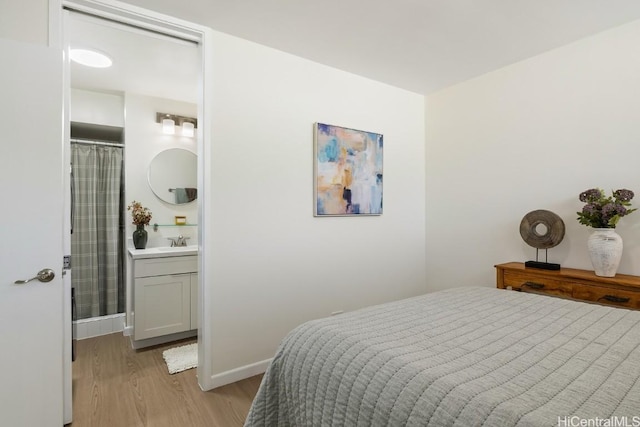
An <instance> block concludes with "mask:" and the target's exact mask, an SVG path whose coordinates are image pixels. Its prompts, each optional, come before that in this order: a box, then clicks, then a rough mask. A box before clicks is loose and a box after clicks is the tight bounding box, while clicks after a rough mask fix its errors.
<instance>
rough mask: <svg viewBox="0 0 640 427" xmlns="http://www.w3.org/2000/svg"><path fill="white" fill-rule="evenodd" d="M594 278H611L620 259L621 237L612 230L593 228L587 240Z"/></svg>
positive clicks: (616, 269)
mask: <svg viewBox="0 0 640 427" xmlns="http://www.w3.org/2000/svg"><path fill="white" fill-rule="evenodd" d="M587 248H589V257H591V264H592V265H593V269H594V271H595V273H596V276H601V277H613V276H615V275H616V272H617V271H618V265H620V258H621V257H622V237H620V235H619V234H618V233H616V230H615V229H614V228H594V229H593V233H591V236H589V239H588V240H587Z"/></svg>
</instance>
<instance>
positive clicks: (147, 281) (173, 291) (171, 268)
mask: <svg viewBox="0 0 640 427" xmlns="http://www.w3.org/2000/svg"><path fill="white" fill-rule="evenodd" d="M197 253H198V248H197V247H196V246H185V247H162V248H149V249H129V257H130V260H131V272H130V274H131V284H132V286H133V305H132V312H133V313H132V317H133V335H132V344H133V347H134V348H142V347H147V346H150V345H157V344H162V343H165V342H169V341H174V340H178V339H183V338H187V337H190V336H194V335H197V329H198V315H197V314H198V312H197V307H198V255H197Z"/></svg>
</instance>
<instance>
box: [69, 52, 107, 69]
mask: <svg viewBox="0 0 640 427" xmlns="http://www.w3.org/2000/svg"><path fill="white" fill-rule="evenodd" d="M69 58H70V59H71V60H72V61H73V62H76V63H78V64H81V65H84V66H86V67H92V68H108V67H111V65H112V64H113V61H112V60H111V58H109V56H108V55H107V54H105V53H103V52H100V51H97V50H95V49H85V48H71V49H69Z"/></svg>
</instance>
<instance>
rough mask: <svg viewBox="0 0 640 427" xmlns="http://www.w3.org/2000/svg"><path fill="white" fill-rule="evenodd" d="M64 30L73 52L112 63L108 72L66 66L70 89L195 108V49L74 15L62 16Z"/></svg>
mask: <svg viewBox="0 0 640 427" xmlns="http://www.w3.org/2000/svg"><path fill="white" fill-rule="evenodd" d="M65 28H66V33H67V37H68V38H69V45H70V46H71V47H72V48H73V47H88V48H92V49H97V50H99V51H101V52H104V53H106V54H107V55H108V56H109V57H111V59H112V60H113V65H112V66H111V67H109V68H90V67H85V66H82V65H79V64H76V63H74V62H71V66H70V81H71V87H73V88H77V89H89V90H98V91H102V92H109V93H124V92H133V93H137V94H140V95H148V96H155V97H159V98H166V99H173V100H177V101H183V102H191V103H196V102H197V99H198V84H199V75H200V56H199V55H200V54H199V49H198V46H197V44H195V43H193V42H188V41H184V40H179V39H176V38H174V37H168V36H164V35H160V34H156V33H153V32H149V31H144V30H140V29H137V28H133V27H130V26H126V25H122V24H117V23H114V22H111V21H106V20H103V19H99V18H95V17H90V16H87V15H83V14H80V13H75V12H74V13H69V14H68V15H67V16H66V18H65Z"/></svg>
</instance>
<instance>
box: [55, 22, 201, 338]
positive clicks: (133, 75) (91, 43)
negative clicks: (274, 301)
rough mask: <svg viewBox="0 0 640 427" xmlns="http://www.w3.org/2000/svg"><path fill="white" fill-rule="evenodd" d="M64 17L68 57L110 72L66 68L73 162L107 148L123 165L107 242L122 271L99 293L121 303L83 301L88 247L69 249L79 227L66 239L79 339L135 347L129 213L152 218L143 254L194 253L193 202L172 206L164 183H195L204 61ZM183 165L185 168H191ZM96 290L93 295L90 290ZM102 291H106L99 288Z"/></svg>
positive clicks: (195, 53) (114, 27) (133, 33)
mask: <svg viewBox="0 0 640 427" xmlns="http://www.w3.org/2000/svg"><path fill="white" fill-rule="evenodd" d="M65 13H66V15H65V19H66V20H67V23H68V24H67V25H66V28H67V29H68V34H67V37H68V40H69V45H70V47H72V48H73V47H76V46H77V47H86V48H91V49H94V50H98V51H100V52H104V53H106V54H107V55H108V56H109V57H110V58H112V60H113V64H112V66H111V67H109V68H91V67H86V66H83V65H79V64H76V63H74V62H72V63H71V66H70V79H69V81H70V87H71V91H70V99H69V121H70V122H71V147H70V151H71V152H72V154H73V152H74V149H75V148H74V146H82V147H85V150H88V149H89V148H88V147H92V148H91V149H92V150H93V149H94V148H95V149H96V150H101V149H102V148H105V149H106V148H107V147H108V148H109V149H110V150H114V149H115V150H118V148H117V147H121V148H120V150H121V154H120V156H121V157H122V159H123V161H122V163H123V166H122V177H123V185H122V191H121V193H120V197H119V198H118V197H115V199H119V200H116V201H115V202H113V203H116V204H118V208H117V210H118V211H119V213H120V216H121V218H120V224H121V226H120V227H115V229H113V230H111V233H113V236H112V237H111V238H112V239H116V240H117V241H118V242H119V243H118V251H119V253H118V255H117V256H114V257H113V258H114V259H116V260H117V261H115V262H117V263H118V264H117V268H115V269H114V271H118V272H119V273H118V276H120V277H119V278H115V280H114V279H113V278H112V279H109V280H110V282H111V283H109V284H108V285H106V286H109V287H110V289H111V290H110V291H104V290H103V289H101V288H100V289H99V290H98V293H100V294H104V293H109V292H111V293H113V292H114V289H115V290H116V291H115V292H116V293H117V294H118V295H116V297H115V298H116V299H118V300H119V301H120V303H117V304H109V307H105V304H103V303H102V302H101V301H100V300H101V298H102V296H101V295H95V294H94V295H88V296H87V295H86V294H88V293H89V291H87V290H84V292H83V291H80V292H79V289H78V287H82V286H86V285H85V284H83V283H80V282H79V279H78V278H77V277H76V278H75V279H74V269H75V273H76V276H79V275H80V274H78V271H79V270H80V269H81V268H93V266H91V265H89V266H82V262H83V260H82V259H81V258H82V255H85V252H86V251H85V249H84V248H86V245H83V244H81V243H79V241H75V243H74V240H73V239H74V238H75V239H80V237H79V236H81V235H82V230H78V227H77V225H76V227H74V234H75V236H74V235H73V234H72V237H71V239H72V244H71V251H70V253H71V258H72V272H71V276H72V285H73V286H74V288H75V293H76V306H78V305H81V306H82V307H81V308H80V307H79V308H77V309H76V313H77V320H76V321H75V322H74V323H75V325H74V332H75V337H76V339H83V338H89V337H93V336H98V335H105V334H109V333H115V332H123V333H124V334H125V335H131V336H132V344H134V342H133V332H134V331H133V325H134V312H135V307H134V305H133V296H134V286H133V281H132V278H131V272H132V265H131V263H132V259H131V256H129V249H133V247H134V245H133V241H132V235H133V231H134V230H135V229H136V226H135V225H134V224H133V223H132V216H131V212H130V211H127V206H129V205H130V204H131V203H132V202H133V201H137V202H140V203H141V204H142V205H143V206H144V207H146V208H148V209H149V210H150V211H151V213H152V218H151V221H150V224H149V225H148V226H146V227H145V230H146V231H147V234H148V240H147V243H146V248H158V247H168V246H170V245H171V242H172V240H174V241H175V240H176V239H177V238H178V237H179V236H182V241H183V242H185V244H186V245H188V246H189V247H192V248H193V251H194V253H195V252H197V245H198V226H197V223H198V202H197V200H195V199H194V200H191V199H187V200H185V199H184V198H180V199H176V192H175V191H169V188H166V189H165V188H164V187H167V185H166V182H167V181H171V179H172V176H173V175H188V179H189V180H195V176H196V174H197V161H196V159H197V155H196V153H197V151H198V147H197V138H196V137H195V134H197V121H196V119H195V118H196V117H197V116H198V104H197V99H198V95H197V94H198V84H199V80H200V76H199V73H200V67H199V64H200V59H199V58H200V52H199V48H198V46H197V45H196V44H195V43H192V42H190V41H187V40H181V39H176V38H173V37H169V36H165V35H160V34H157V33H151V32H148V31H144V30H140V29H137V28H132V27H129V26H125V25H123V24H118V23H114V22H110V21H105V20H102V19H99V18H95V17H91V16H86V15H84V14H79V13H75V12H70V11H66V12H65ZM165 114H169V115H171V116H172V118H174V119H176V120H174V126H173V129H172V130H173V131H174V133H173V134H168V133H167V132H166V128H163V124H162V118H163V117H164V115H165ZM184 121H187V122H189V123H194V124H195V126H196V129H195V134H194V136H190V135H189V129H188V128H187V127H185V128H183V127H182V126H180V125H181V124H182V122H184ZM184 129H186V130H184ZM179 158H183V159H185V161H186V162H188V163H189V165H188V166H187V165H185V164H184V162H181V161H180V160H179ZM150 170H152V173H150ZM72 174H73V167H72ZM73 179H75V181H76V182H78V180H79V179H80V178H79V177H75V176H74V178H73ZM185 179H186V178H185ZM189 182H192V181H189ZM182 186H184V187H187V186H189V187H191V186H193V187H195V186H196V185H193V184H188V185H186V184H182ZM174 187H176V186H174ZM172 190H173V188H172ZM112 199H113V198H112ZM178 202H179V203H178ZM98 203H99V202H98ZM78 209H79V208H78ZM78 209H74V211H78ZM77 217H78V214H77V213H76V220H75V221H74V222H76V223H77V224H79V223H82V221H81V220H78V218H77ZM114 236H115V237H114ZM97 246H100V245H97ZM74 252H75V253H74ZM184 254H186V253H183V254H182V255H184ZM112 255H113V254H112ZM169 255H170V252H166V253H165V254H163V258H164V257H167V256H169ZM100 259H101V258H100ZM167 259H170V258H167ZM102 280H103V279H102V278H101V279H100V281H101V282H102ZM85 281H86V280H85ZM92 286H93V287H94V288H95V287H96V286H95V283H92ZM102 286H105V285H103V284H102V283H100V284H99V285H98V287H102ZM79 293H81V294H83V295H78V294H79ZM91 299H93V300H95V301H97V302H94V303H93V307H91V305H92V304H91V303H90V302H87V300H91Z"/></svg>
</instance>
